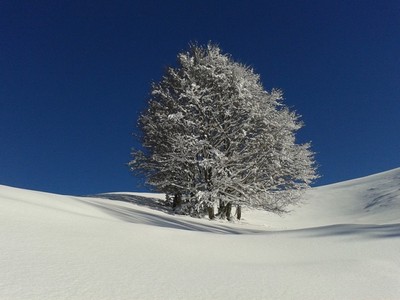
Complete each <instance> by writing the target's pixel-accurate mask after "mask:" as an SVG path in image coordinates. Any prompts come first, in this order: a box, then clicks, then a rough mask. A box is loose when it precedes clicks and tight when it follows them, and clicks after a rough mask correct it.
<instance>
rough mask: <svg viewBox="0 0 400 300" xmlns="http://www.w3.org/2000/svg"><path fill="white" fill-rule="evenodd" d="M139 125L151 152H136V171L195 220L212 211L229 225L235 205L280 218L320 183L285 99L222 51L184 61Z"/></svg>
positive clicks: (155, 91)
mask: <svg viewBox="0 0 400 300" xmlns="http://www.w3.org/2000/svg"><path fill="white" fill-rule="evenodd" d="M139 124H140V126H141V129H142V145H143V148H144V149H143V151H141V150H137V149H134V150H133V152H132V155H133V160H132V161H131V162H130V163H129V165H130V167H131V169H132V170H134V171H141V172H144V173H145V174H146V176H147V178H148V183H149V184H151V185H153V186H155V187H156V188H157V189H158V190H159V191H161V192H166V193H169V194H173V195H174V197H175V201H174V204H175V206H177V208H179V209H181V210H182V205H183V207H184V208H185V209H186V210H183V211H186V212H188V213H190V214H193V215H199V214H201V213H202V212H204V211H205V210H208V213H209V217H210V218H213V217H214V211H213V210H214V207H215V206H218V207H219V214H220V215H222V216H227V217H228V219H229V218H230V217H231V216H230V214H231V213H230V211H231V207H232V205H235V206H241V205H245V206H249V207H256V208H263V209H265V210H268V211H272V212H276V213H281V212H284V211H285V208H286V207H287V206H288V205H289V204H294V203H296V202H298V201H299V199H300V195H301V193H302V192H303V191H304V190H305V189H307V188H308V187H309V185H310V183H311V182H312V181H313V180H314V179H315V178H316V177H317V175H316V169H315V163H314V158H313V152H312V151H311V150H310V145H309V144H297V143H296V141H295V133H296V132H297V130H298V129H300V128H301V127H302V123H301V122H300V121H299V116H298V115H297V114H296V113H295V112H293V111H290V110H289V109H288V108H287V107H286V106H285V105H284V104H283V103H282V92H281V91H280V90H275V89H274V90H272V91H271V92H267V91H265V90H264V88H263V86H262V84H261V81H260V78H259V75H257V74H255V73H254V72H253V70H252V69H251V68H249V67H247V66H245V65H242V64H240V63H237V62H235V61H233V60H232V59H231V57H230V56H229V55H227V54H223V53H221V50H220V48H219V47H218V46H216V45H212V44H208V45H207V46H205V47H203V46H198V45H191V46H190V48H189V51H187V52H183V53H180V54H179V55H178V66H177V67H171V68H169V69H167V71H166V74H165V75H164V77H163V78H162V80H161V81H160V82H158V83H154V84H153V85H152V92H151V98H150V100H149V107H148V109H147V110H146V111H145V112H143V113H142V115H141V116H140V119H139ZM182 197H183V198H182ZM182 199H184V200H183V202H185V203H184V204H182Z"/></svg>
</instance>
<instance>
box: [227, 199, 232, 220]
mask: <svg viewBox="0 0 400 300" xmlns="http://www.w3.org/2000/svg"><path fill="white" fill-rule="evenodd" d="M231 212H232V202H228V203H227V204H226V218H227V219H228V221H230V220H231Z"/></svg>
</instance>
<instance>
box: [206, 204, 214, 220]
mask: <svg viewBox="0 0 400 300" xmlns="http://www.w3.org/2000/svg"><path fill="white" fill-rule="evenodd" d="M207 210H208V217H209V218H210V220H213V219H214V218H215V215H214V207H213V206H210V207H207Z"/></svg>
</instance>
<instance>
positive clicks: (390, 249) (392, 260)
mask: <svg viewBox="0 0 400 300" xmlns="http://www.w3.org/2000/svg"><path fill="white" fill-rule="evenodd" d="M163 198H164V196H163V195H159V194H143V193H110V194H102V195H98V196H96V197H74V196H61V195H55V194H48V193H43V192H35V191H28V190H22V189H17V188H12V187H7V186H0V299H2V300H8V299H29V300H33V299H41V300H43V299H96V300H99V299H400V169H395V170H392V171H388V172H384V173H380V174H376V175H372V176H368V177H365V178H360V179H356V180H351V181H346V182H343V183H337V184H333V185H328V186H324V187H318V188H314V189H312V190H310V191H309V192H308V193H307V194H306V195H305V197H304V203H303V205H302V206H300V207H295V208H293V212H292V213H290V214H287V215H285V216H283V217H280V216H276V215H273V214H271V213H266V212H263V211H255V210H246V209H245V210H244V211H243V220H241V221H240V222H238V221H236V222H228V221H222V220H216V221H210V220H207V219H194V218H190V217H186V216H176V215H175V216H174V215H172V214H171V213H170V212H169V211H168V209H167V208H166V207H163V206H159V205H158V204H157V202H162V201H163V200H162V199H163Z"/></svg>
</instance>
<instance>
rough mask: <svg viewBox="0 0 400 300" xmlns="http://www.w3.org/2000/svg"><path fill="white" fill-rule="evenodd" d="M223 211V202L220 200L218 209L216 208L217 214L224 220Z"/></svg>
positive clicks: (224, 207) (224, 208)
mask: <svg viewBox="0 0 400 300" xmlns="http://www.w3.org/2000/svg"><path fill="white" fill-rule="evenodd" d="M225 211H226V206H225V202H224V201H222V200H219V207H218V214H217V216H219V217H220V218H221V219H223V218H225Z"/></svg>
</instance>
